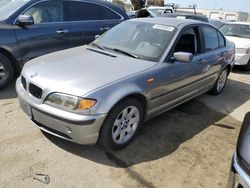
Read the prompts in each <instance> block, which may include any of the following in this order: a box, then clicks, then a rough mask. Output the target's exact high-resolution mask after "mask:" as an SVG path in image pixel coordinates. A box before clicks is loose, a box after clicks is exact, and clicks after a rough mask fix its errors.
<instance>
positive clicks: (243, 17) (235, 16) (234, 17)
mask: <svg viewBox="0 0 250 188" xmlns="http://www.w3.org/2000/svg"><path fill="white" fill-rule="evenodd" d="M196 11H197V13H198V14H199V13H200V14H203V15H205V16H207V17H208V18H212V19H223V20H227V21H230V20H231V21H241V22H246V21H250V17H249V16H250V15H249V13H247V12H238V11H226V10H214V9H201V8H197V9H196Z"/></svg>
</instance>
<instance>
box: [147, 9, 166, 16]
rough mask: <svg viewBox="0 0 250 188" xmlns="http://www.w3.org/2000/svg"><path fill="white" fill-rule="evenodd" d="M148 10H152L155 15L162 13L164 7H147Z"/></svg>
mask: <svg viewBox="0 0 250 188" xmlns="http://www.w3.org/2000/svg"><path fill="white" fill-rule="evenodd" d="M148 10H149V11H151V12H153V13H154V14H155V15H156V16H159V15H161V14H162V12H163V11H164V9H161V8H159V9H157V8H148Z"/></svg>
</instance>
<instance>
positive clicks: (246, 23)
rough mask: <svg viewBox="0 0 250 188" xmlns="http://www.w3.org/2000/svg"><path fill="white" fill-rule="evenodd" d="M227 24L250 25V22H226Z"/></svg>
mask: <svg viewBox="0 0 250 188" xmlns="http://www.w3.org/2000/svg"><path fill="white" fill-rule="evenodd" d="M226 24H239V25H250V23H249V22H226Z"/></svg>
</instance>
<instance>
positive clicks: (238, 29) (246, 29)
mask: <svg viewBox="0 0 250 188" xmlns="http://www.w3.org/2000/svg"><path fill="white" fill-rule="evenodd" d="M220 31H221V32H222V33H223V34H224V35H225V36H233V37H241V38H247V39H250V25H247V24H246V25H245V24H225V25H223V26H221V27H220Z"/></svg>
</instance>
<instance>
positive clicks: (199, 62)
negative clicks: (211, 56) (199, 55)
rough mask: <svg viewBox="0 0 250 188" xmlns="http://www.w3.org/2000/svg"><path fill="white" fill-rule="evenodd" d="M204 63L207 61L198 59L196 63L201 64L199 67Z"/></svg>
mask: <svg viewBox="0 0 250 188" xmlns="http://www.w3.org/2000/svg"><path fill="white" fill-rule="evenodd" d="M205 63H207V61H206V60H205V59H200V60H199V61H198V64H201V65H203V64H205Z"/></svg>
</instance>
